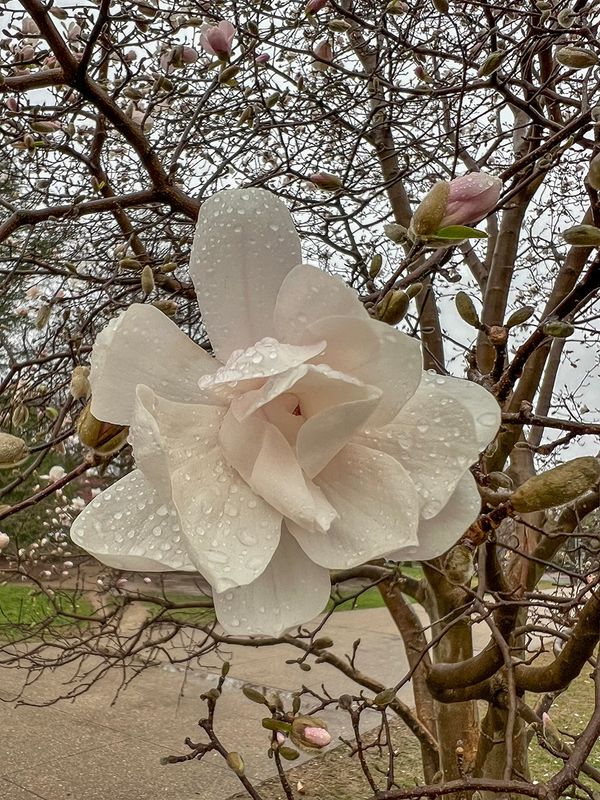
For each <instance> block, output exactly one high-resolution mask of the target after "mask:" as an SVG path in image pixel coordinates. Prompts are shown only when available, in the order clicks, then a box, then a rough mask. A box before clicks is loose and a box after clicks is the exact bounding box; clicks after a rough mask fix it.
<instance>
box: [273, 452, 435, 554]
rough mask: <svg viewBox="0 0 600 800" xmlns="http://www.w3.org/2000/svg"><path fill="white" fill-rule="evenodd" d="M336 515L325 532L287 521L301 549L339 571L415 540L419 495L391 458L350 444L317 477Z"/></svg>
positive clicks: (412, 543)
mask: <svg viewBox="0 0 600 800" xmlns="http://www.w3.org/2000/svg"><path fill="white" fill-rule="evenodd" d="M315 482H316V483H317V485H318V486H319V488H320V489H321V490H322V491H323V494H324V495H325V497H326V498H327V499H328V500H329V502H330V503H331V505H332V506H333V507H334V508H335V509H336V511H337V512H338V514H339V519H337V520H335V521H334V522H333V523H332V525H331V527H330V529H329V531H328V532H327V533H326V534H316V533H311V532H309V531H307V530H304V529H302V528H301V527H300V526H299V525H296V524H294V523H289V522H288V523H286V524H287V525H288V527H289V529H290V531H291V533H292V534H293V535H294V536H295V537H296V539H297V541H298V543H299V544H300V546H301V547H302V549H303V550H304V552H305V553H306V554H307V555H308V556H309V558H311V559H312V560H313V561H315V562H316V563H317V564H320V565H321V566H323V567H329V568H332V569H333V568H336V569H343V568H347V567H354V566H357V565H358V564H362V563H364V562H365V561H368V560H369V559H371V558H376V557H378V556H382V555H383V554H384V553H388V552H390V551H391V550H393V549H396V548H398V547H411V546H416V545H417V544H418V539H417V526H418V522H419V513H418V508H419V499H418V495H417V491H416V489H415V487H414V486H413V484H412V481H411V479H410V477H409V476H408V473H407V472H406V470H405V469H404V467H402V465H401V464H399V463H398V462H397V461H395V460H394V459H393V458H392V457H391V456H389V455H386V454H385V453H378V452H376V451H374V450H370V449H369V448H367V447H362V446H360V445H356V444H350V445H347V446H346V447H344V449H343V450H342V451H341V452H340V453H339V454H338V455H337V456H336V457H335V458H334V459H333V461H332V462H331V463H330V464H329V465H328V466H327V467H326V468H325V469H324V470H323V471H322V472H321V473H320V474H319V475H318V477H317V479H316V481H315Z"/></svg>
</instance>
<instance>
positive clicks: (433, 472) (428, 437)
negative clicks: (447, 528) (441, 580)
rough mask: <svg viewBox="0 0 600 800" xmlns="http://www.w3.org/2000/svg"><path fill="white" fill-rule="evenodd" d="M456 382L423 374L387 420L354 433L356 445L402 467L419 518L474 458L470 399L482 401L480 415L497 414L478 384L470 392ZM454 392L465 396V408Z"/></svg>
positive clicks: (431, 513)
mask: <svg viewBox="0 0 600 800" xmlns="http://www.w3.org/2000/svg"><path fill="white" fill-rule="evenodd" d="M457 384H458V386H457ZM460 384H468V382H467V381H460V380H459V379H457V378H445V377H442V376H440V375H438V376H435V375H432V374H429V373H424V375H423V380H422V381H421V384H420V385H419V388H418V389H417V391H416V393H415V394H414V395H413V397H412V398H411V399H410V400H409V401H408V403H407V404H406V405H405V406H404V407H403V408H402V409H401V411H400V412H399V414H398V415H397V417H396V418H395V419H394V420H392V422H390V423H389V424H388V425H385V426H383V427H382V428H380V429H379V430H374V431H371V430H369V431H365V433H364V434H362V435H361V436H359V437H357V441H360V443H361V444H363V445H365V446H367V447H372V448H374V449H375V450H381V451H383V452H385V453H389V454H390V455H391V456H393V457H394V458H395V459H397V460H398V461H399V462H400V463H401V464H402V465H403V466H404V467H405V468H406V470H407V471H408V473H409V475H410V476H411V479H412V481H413V483H414V484H415V486H416V488H417V491H418V492H419V495H420V497H421V516H422V517H424V518H425V519H429V518H430V517H435V516H436V515H437V514H438V513H439V512H440V510H441V509H442V508H443V507H444V506H445V505H446V503H447V502H448V499H449V498H450V496H451V494H452V493H453V492H454V490H455V488H456V486H457V484H458V482H459V480H460V479H461V478H462V476H463V475H464V474H465V472H466V471H467V469H468V468H469V466H470V465H471V464H473V462H474V461H476V460H477V458H478V457H479V453H480V450H481V441H480V439H479V438H478V436H477V433H476V428H475V420H474V413H473V412H475V414H476V413H477V412H476V410H475V408H474V403H473V398H474V397H476V398H477V399H478V400H479V399H482V400H483V401H485V405H484V407H483V408H484V411H483V412H482V415H483V414H490V415H491V416H490V419H491V418H492V417H493V418H494V419H497V415H495V414H492V409H493V406H492V405H490V404H488V403H487V401H486V398H485V397H484V395H485V394H486V393H485V392H484V390H482V389H481V387H477V390H476V391H475V393H472V390H471V389H469V388H468V385H467V387H463V386H461V385H460ZM454 395H456V396H457V397H458V396H460V397H462V396H463V395H464V396H465V397H467V398H468V399H469V402H470V405H471V408H470V409H468V408H467V407H466V406H465V405H463V404H462V403H461V402H459V400H458V399H455V397H454ZM489 396H490V397H491V395H489ZM492 401H493V398H492ZM493 402H495V401H493ZM496 405H497V404H496ZM488 409H489V410H488ZM489 430H490V428H488V431H489ZM488 436H489V433H488V434H486V444H487V442H488V441H489V438H487V437H488Z"/></svg>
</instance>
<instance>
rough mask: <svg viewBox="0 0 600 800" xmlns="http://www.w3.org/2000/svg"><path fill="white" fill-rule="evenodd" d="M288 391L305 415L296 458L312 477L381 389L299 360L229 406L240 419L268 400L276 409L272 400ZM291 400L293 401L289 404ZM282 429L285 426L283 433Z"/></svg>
mask: <svg viewBox="0 0 600 800" xmlns="http://www.w3.org/2000/svg"><path fill="white" fill-rule="evenodd" d="M290 396H291V397H294V398H296V402H297V404H298V410H299V413H300V415H301V417H302V418H303V419H304V420H305V421H304V424H302V425H301V426H299V428H298V431H297V438H296V441H295V447H296V458H297V460H298V463H299V465H300V467H301V468H302V469H303V470H304V472H305V474H306V475H308V477H309V478H312V477H314V476H315V475H316V474H317V473H319V472H320V471H321V470H322V469H323V467H325V466H326V465H327V464H328V463H329V462H330V461H331V459H332V458H333V457H334V456H335V455H336V454H337V453H339V451H340V450H341V449H342V447H344V445H346V444H347V443H348V442H349V441H350V439H351V438H352V436H353V435H354V433H356V432H357V431H358V430H360V429H361V428H363V427H364V425H365V423H366V422H367V420H369V419H370V418H371V416H372V414H373V412H374V411H375V409H376V407H377V405H378V403H379V400H380V397H381V390H380V389H378V388H376V387H375V386H366V385H364V384H362V383H360V381H358V380H357V379H356V378H352V377H350V376H349V375H344V374H343V373H341V372H337V371H335V370H332V369H330V367H328V366H327V365H325V364H318V365H314V364H301V365H300V366H299V367H296V368H295V369H290V370H288V371H287V372H284V373H282V374H281V375H276V376H275V377H274V378H272V379H271V380H269V381H267V382H266V383H265V384H264V385H263V386H262V387H261V388H260V389H256V390H254V391H251V392H247V393H246V394H245V395H243V396H242V397H240V398H238V399H236V400H234V402H233V403H232V404H231V411H232V413H233V414H234V416H235V417H236V418H237V419H238V420H239V421H242V420H245V419H247V418H248V417H249V416H250V415H251V414H254V413H256V412H257V411H258V410H259V409H262V408H265V407H267V406H268V407H269V408H271V407H272V406H275V407H276V408H277V409H278V410H280V404H277V403H273V401H274V400H277V399H278V398H282V399H283V398H287V397H290ZM295 405H296V403H293V402H292V404H291V406H292V408H293V406H295ZM279 416H280V415H279ZM287 430H288V426H285V428H284V429H283V430H282V433H283V434H284V436H285V435H286V432H287ZM286 438H287V437H286Z"/></svg>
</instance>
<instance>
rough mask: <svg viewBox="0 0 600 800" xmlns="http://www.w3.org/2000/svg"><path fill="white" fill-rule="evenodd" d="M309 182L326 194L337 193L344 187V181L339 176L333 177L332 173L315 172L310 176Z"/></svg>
mask: <svg viewBox="0 0 600 800" xmlns="http://www.w3.org/2000/svg"><path fill="white" fill-rule="evenodd" d="M308 180H309V181H310V182H311V183H312V184H314V185H315V186H317V187H318V188H319V189H323V191H325V192H335V191H337V190H338V189H341V188H342V186H343V184H342V179H341V178H340V177H339V176H338V175H332V174H331V172H313V174H312V175H309V176H308Z"/></svg>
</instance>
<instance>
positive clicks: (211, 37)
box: [200, 20, 235, 61]
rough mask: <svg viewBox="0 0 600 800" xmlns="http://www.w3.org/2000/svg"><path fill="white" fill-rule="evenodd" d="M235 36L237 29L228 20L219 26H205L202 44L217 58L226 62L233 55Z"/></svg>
mask: <svg viewBox="0 0 600 800" xmlns="http://www.w3.org/2000/svg"><path fill="white" fill-rule="evenodd" d="M234 36H235V27H234V26H233V25H232V24H231V22H227V20H221V22H219V24H218V25H203V26H202V28H201V33H200V44H201V46H202V47H203V48H204V49H205V50H206V52H207V53H210V54H211V55H213V56H217V58H220V59H222V60H223V61H226V60H227V59H228V58H229V56H230V55H231V43H232V41H233V37H234Z"/></svg>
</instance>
